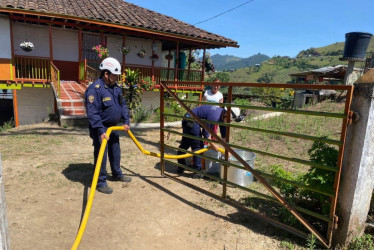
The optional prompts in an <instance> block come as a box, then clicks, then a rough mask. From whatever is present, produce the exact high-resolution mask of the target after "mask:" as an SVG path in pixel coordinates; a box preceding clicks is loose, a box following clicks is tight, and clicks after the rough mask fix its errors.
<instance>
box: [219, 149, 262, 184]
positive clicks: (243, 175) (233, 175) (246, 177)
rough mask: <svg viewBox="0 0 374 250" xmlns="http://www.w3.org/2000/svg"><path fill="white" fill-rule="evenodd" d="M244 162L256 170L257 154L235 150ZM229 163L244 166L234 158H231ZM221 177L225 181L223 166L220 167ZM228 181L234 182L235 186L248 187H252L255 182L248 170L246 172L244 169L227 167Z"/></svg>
mask: <svg viewBox="0 0 374 250" xmlns="http://www.w3.org/2000/svg"><path fill="white" fill-rule="evenodd" d="M234 151H235V152H236V153H237V154H238V155H239V156H240V157H241V158H242V159H243V160H245V162H246V163H247V164H248V165H249V166H250V167H251V168H254V167H255V158H256V154H255V153H253V152H249V151H245V150H241V149H235V150H234ZM229 162H231V163H233V164H235V165H238V166H243V164H241V163H240V162H239V161H238V160H237V159H236V158H235V157H234V156H232V155H231V156H230V157H229ZM220 167H221V168H220V177H221V179H223V175H224V169H225V167H224V166H223V165H222V164H221V166H220ZM227 180H228V181H229V182H233V183H235V184H238V185H240V186H243V187H245V186H248V185H250V184H251V183H252V182H253V175H252V173H251V172H249V171H247V170H244V169H240V168H236V167H233V166H228V167H227Z"/></svg>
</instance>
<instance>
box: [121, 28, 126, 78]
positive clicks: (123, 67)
mask: <svg viewBox="0 0 374 250" xmlns="http://www.w3.org/2000/svg"><path fill="white" fill-rule="evenodd" d="M125 46H126V36H125V35H123V37H122V48H123V47H125ZM125 64H126V55H125V54H122V73H124V72H125Z"/></svg>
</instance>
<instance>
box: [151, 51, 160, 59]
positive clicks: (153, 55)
mask: <svg viewBox="0 0 374 250" xmlns="http://www.w3.org/2000/svg"><path fill="white" fill-rule="evenodd" d="M149 58H150V59H152V60H157V59H158V55H157V54H156V53H155V52H153V53H152V55H151V56H150V57H149Z"/></svg>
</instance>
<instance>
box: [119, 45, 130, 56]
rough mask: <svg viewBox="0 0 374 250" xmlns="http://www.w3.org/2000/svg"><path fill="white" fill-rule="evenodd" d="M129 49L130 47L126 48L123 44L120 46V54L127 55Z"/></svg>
mask: <svg viewBox="0 0 374 250" xmlns="http://www.w3.org/2000/svg"><path fill="white" fill-rule="evenodd" d="M130 51H131V49H130V48H128V47H126V46H123V47H122V48H121V52H122V54H123V55H124V56H125V55H127V54H128V53H130Z"/></svg>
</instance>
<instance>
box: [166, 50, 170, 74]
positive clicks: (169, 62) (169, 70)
mask: <svg viewBox="0 0 374 250" xmlns="http://www.w3.org/2000/svg"><path fill="white" fill-rule="evenodd" d="M170 53H171V50H170V49H169V55H170ZM170 61H171V60H168V73H167V75H166V80H167V81H169V80H170V79H169V76H170V74H169V73H170Z"/></svg>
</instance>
